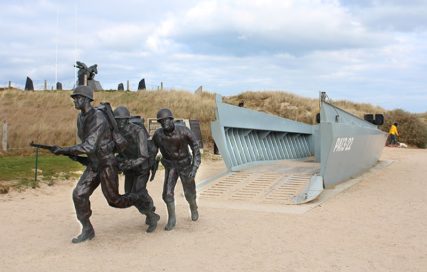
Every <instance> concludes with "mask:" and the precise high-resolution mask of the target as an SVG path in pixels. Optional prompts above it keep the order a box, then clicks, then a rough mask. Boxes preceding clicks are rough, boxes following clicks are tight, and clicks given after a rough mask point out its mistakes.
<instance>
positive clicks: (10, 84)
mask: <svg viewBox="0 0 427 272" xmlns="http://www.w3.org/2000/svg"><path fill="white" fill-rule="evenodd" d="M8 89H12V81H10V80H9V88H8Z"/></svg>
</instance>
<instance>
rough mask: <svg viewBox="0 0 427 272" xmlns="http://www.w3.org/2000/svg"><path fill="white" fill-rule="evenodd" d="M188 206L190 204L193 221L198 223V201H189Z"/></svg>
mask: <svg viewBox="0 0 427 272" xmlns="http://www.w3.org/2000/svg"><path fill="white" fill-rule="evenodd" d="M188 204H190V210H191V220H193V221H197V219H199V212H198V211H197V203H196V200H195V199H192V200H190V201H188Z"/></svg>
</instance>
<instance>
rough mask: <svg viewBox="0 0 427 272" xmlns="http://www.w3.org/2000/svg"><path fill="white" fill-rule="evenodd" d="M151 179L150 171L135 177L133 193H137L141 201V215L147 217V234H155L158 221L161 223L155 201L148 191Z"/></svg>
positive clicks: (139, 207)
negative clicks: (156, 211)
mask: <svg viewBox="0 0 427 272" xmlns="http://www.w3.org/2000/svg"><path fill="white" fill-rule="evenodd" d="M149 177H150V172H149V171H144V172H143V173H142V174H141V175H139V176H137V177H135V183H134V187H133V191H132V192H134V193H136V194H137V195H138V196H139V197H140V199H141V204H140V205H139V206H138V207H137V208H138V210H139V212H140V213H142V214H145V215H146V216H147V218H146V220H145V223H146V224H147V225H148V229H147V232H153V231H154V230H155V229H156V227H157V221H159V219H160V216H159V215H158V214H156V213H155V212H154V211H155V210H156V208H155V207H154V203H153V199H152V198H151V196H150V195H149V194H148V191H147V182H148V178H149Z"/></svg>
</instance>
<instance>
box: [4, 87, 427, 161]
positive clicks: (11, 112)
mask: <svg viewBox="0 0 427 272" xmlns="http://www.w3.org/2000/svg"><path fill="white" fill-rule="evenodd" d="M70 94H71V91H32V92H28V91H21V90H2V91H0V109H1V110H0V121H2V120H7V122H8V128H9V147H10V148H11V153H14V154H24V153H29V152H31V151H32V149H31V148H29V146H28V144H29V143H30V142H31V141H35V142H40V143H45V144H56V145H72V144H74V143H75V138H76V125H75V124H76V116H77V113H78V112H77V111H76V110H75V109H74V107H73V103H72V100H71V98H70ZM224 100H225V102H227V103H230V104H235V105H237V104H238V103H239V102H240V101H242V100H243V101H244V103H245V107H247V108H251V109H255V110H258V111H264V112H268V113H272V114H275V115H278V116H281V117H284V118H289V119H292V120H296V121H300V122H305V123H309V124H312V123H314V119H315V115H316V113H317V112H319V102H318V100H317V99H310V98H304V97H300V96H297V95H294V94H291V93H287V92H280V91H263V92H245V93H241V94H239V95H237V96H231V97H225V99H224ZM102 101H108V102H110V103H111V105H112V106H113V108H115V107H117V106H121V105H124V106H127V107H128V108H129V110H130V111H131V114H133V115H141V116H143V117H144V118H145V119H147V118H152V117H155V116H156V113H157V111H158V110H159V109H160V108H170V109H171V110H172V111H173V112H174V115H175V117H178V118H185V119H198V120H200V122H201V130H202V135H203V140H204V142H205V143H206V144H208V146H209V145H211V144H212V138H211V134H210V122H211V121H212V120H214V118H215V114H214V106H215V102H214V94H213V93H209V92H198V93H190V92H187V91H182V90H163V91H153V90H147V91H138V92H118V91H114V92H112V91H101V92H96V93H95V101H94V103H93V104H94V105H98V104H99V103H100V102H102ZM334 104H336V105H338V106H339V107H341V108H343V109H345V110H347V111H349V112H351V113H353V114H355V115H357V116H360V117H363V115H364V114H365V113H384V114H385V116H386V120H388V122H387V123H386V124H385V126H383V129H384V130H387V129H388V127H389V125H390V122H393V121H395V120H396V121H400V120H401V122H400V123H401V126H400V127H399V128H400V129H401V131H402V133H401V134H402V137H401V138H402V141H404V142H406V143H409V144H414V145H417V146H421V147H422V146H424V147H425V145H426V143H427V125H426V123H424V122H425V120H426V117H427V113H426V114H424V115H414V114H411V113H407V112H404V111H401V110H397V111H390V112H387V111H386V110H384V109H382V108H381V107H378V106H373V105H370V104H358V103H352V102H349V101H334ZM422 120H424V122H423V121H422ZM405 122H412V123H414V127H411V128H409V127H408V129H405ZM405 130H407V131H409V132H410V133H411V135H409V134H408V133H409V132H408V133H406V134H405V133H403V132H404V131H405ZM412 134H414V135H416V136H417V137H416V138H417V139H416V141H412V140H411V139H414V137H413V135H412ZM0 138H1V133H0Z"/></svg>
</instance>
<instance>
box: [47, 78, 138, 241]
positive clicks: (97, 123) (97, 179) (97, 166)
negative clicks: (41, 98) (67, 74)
mask: <svg viewBox="0 0 427 272" xmlns="http://www.w3.org/2000/svg"><path fill="white" fill-rule="evenodd" d="M71 97H72V98H73V100H74V106H75V108H76V109H78V110H80V114H79V116H78V119H77V129H78V136H79V138H80V139H81V140H82V143H81V144H77V145H74V146H69V147H58V146H54V148H53V150H52V152H53V153H54V154H56V155H60V154H64V155H78V154H86V155H87V157H88V165H87V167H86V169H85V171H84V172H83V174H82V176H81V177H80V180H79V181H78V183H77V185H76V187H75V188H74V191H73V201H74V207H75V209H76V214H77V219H78V220H79V221H80V223H81V224H82V232H81V234H80V235H78V236H77V237H76V238H74V239H73V240H72V242H73V243H80V242H83V241H86V240H90V239H92V238H93V237H95V230H94V229H93V226H92V224H91V222H90V220H89V218H90V216H91V215H92V210H91V208H90V201H89V197H90V196H91V195H92V193H93V191H94V190H95V189H96V188H97V187H98V185H99V184H101V189H102V192H103V194H104V196H105V198H106V199H107V202H108V204H109V205H110V206H112V207H116V208H127V207H130V206H133V205H138V206H140V204H141V203H140V200H139V197H138V195H137V194H134V193H130V194H126V195H120V194H119V191H118V168H117V160H116V157H115V156H114V153H113V152H114V149H115V148H116V143H115V141H114V140H113V132H112V130H111V128H110V123H109V122H108V120H107V118H106V116H105V115H104V113H103V112H102V111H101V110H99V109H97V108H94V107H92V105H91V102H92V101H93V90H92V89H91V88H90V87H88V86H78V87H77V88H75V89H74V91H73V93H72V94H71Z"/></svg>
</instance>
